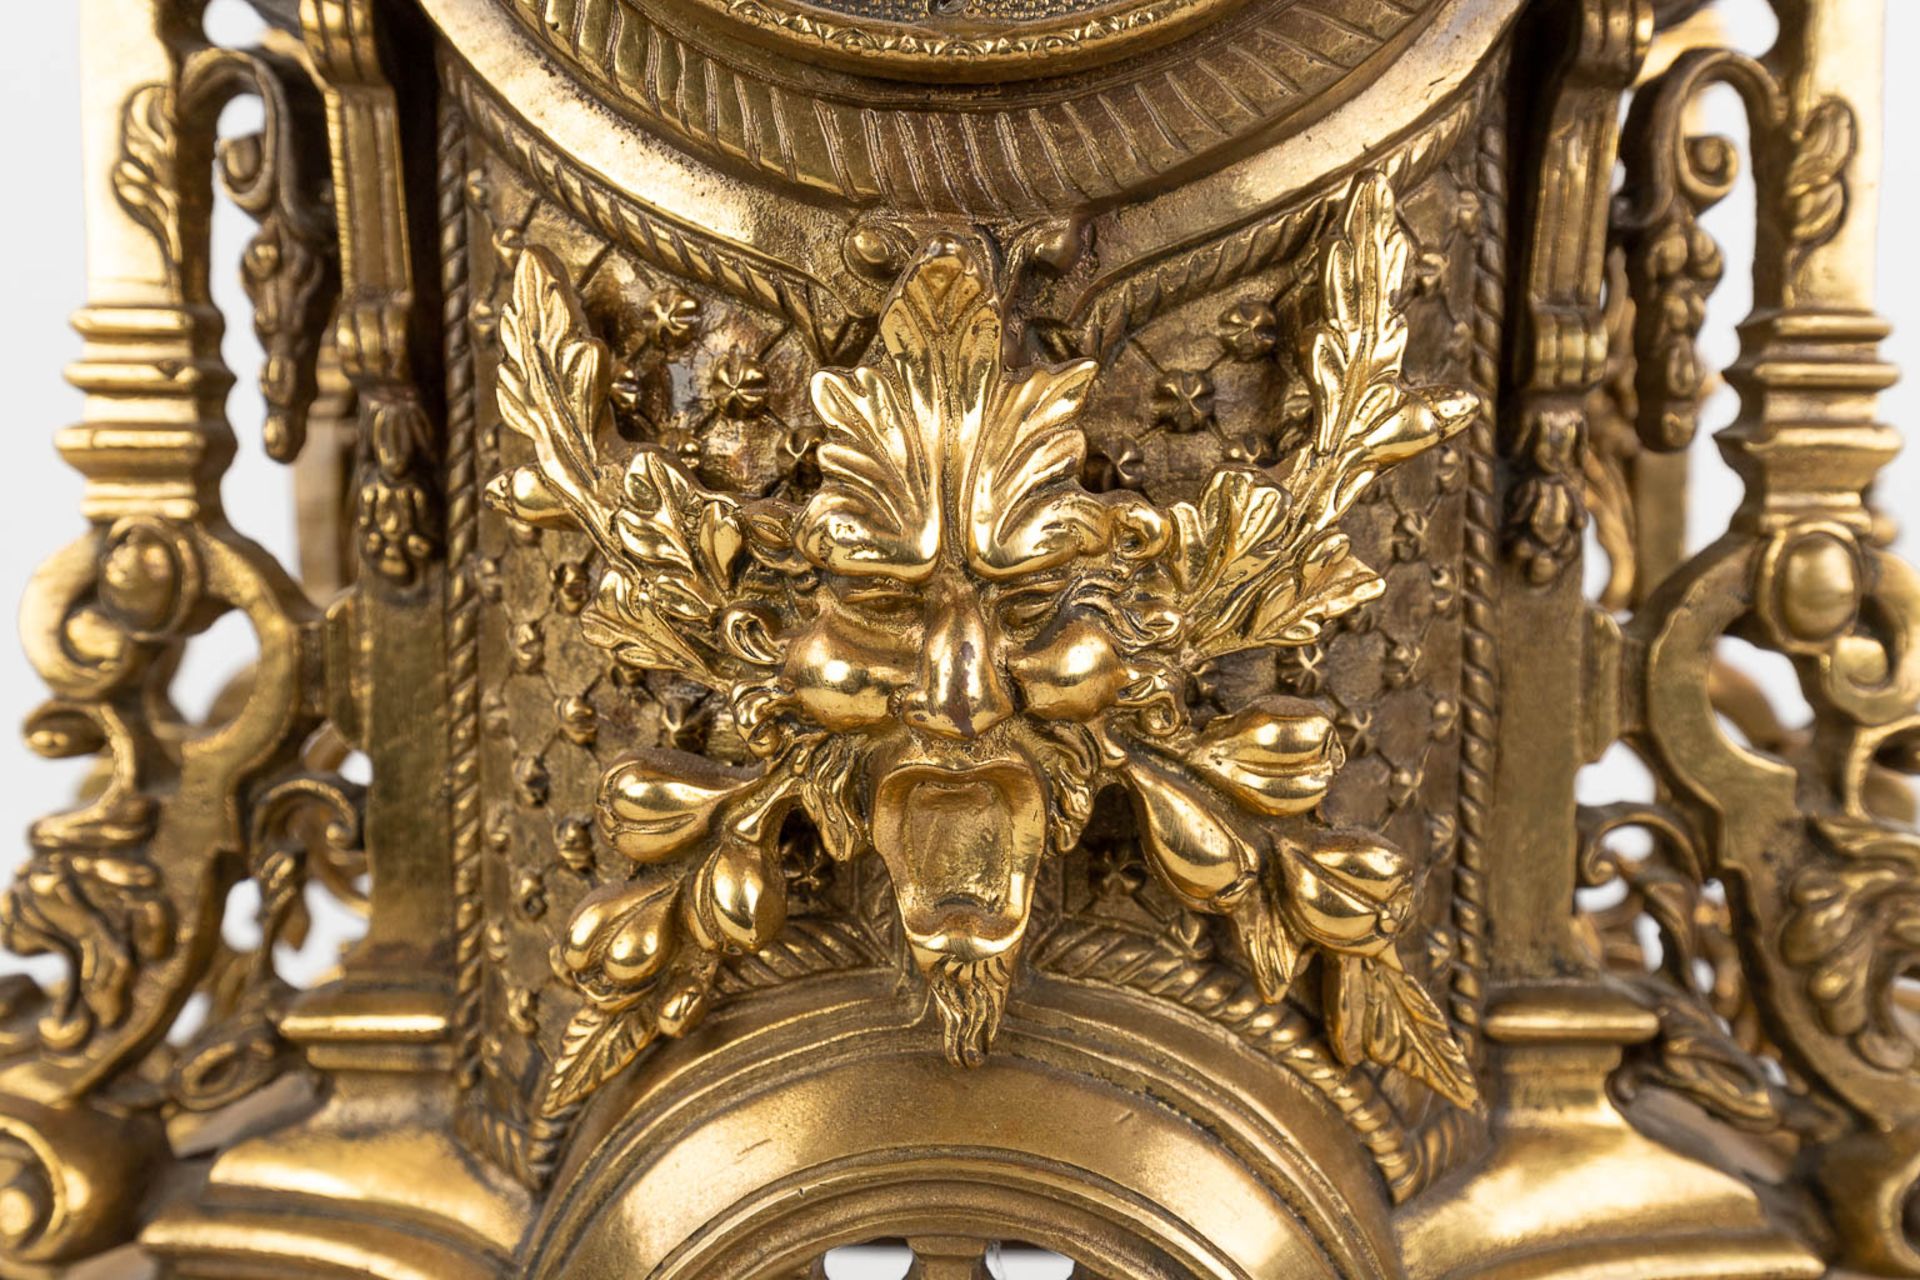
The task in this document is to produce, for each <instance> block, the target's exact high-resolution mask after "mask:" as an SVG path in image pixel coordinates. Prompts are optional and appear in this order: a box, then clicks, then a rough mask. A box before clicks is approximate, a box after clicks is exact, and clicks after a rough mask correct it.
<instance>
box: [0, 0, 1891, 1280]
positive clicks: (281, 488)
mask: <svg viewBox="0 0 1920 1280" xmlns="http://www.w3.org/2000/svg"><path fill="white" fill-rule="evenodd" d="M238 3H239V0H214V4H213V7H212V11H211V13H210V18H209V21H210V24H211V25H214V26H215V28H216V34H217V35H220V36H222V37H228V38H231V37H233V36H238V35H244V32H245V30H246V29H247V27H248V26H249V25H250V24H249V21H248V18H247V15H246V14H245V12H244V10H236V9H234V8H232V6H235V5H237V4H238ZM1887 8H1888V10H1889V13H1888V21H1887V53H1888V62H1889V64H1890V65H1891V66H1892V67H1894V68H1896V69H1901V68H1904V69H1907V70H1896V72H1895V73H1894V74H1893V75H1891V76H1890V77H1889V84H1888V94H1887V103H1886V107H1887V118H1888V122H1889V123H1888V129H1887V143H1886V161H1887V163H1886V173H1885V178H1884V184H1883V188H1882V232H1881V254H1882V258H1881V285H1882V296H1881V299H1880V309H1881V310H1882V311H1883V312H1884V313H1885V314H1886V315H1887V316H1888V317H1889V318H1890V319H1891V320H1892V321H1893V323H1894V326H1895V333H1894V336H1893V339H1892V340H1891V341H1890V342H1889V343H1888V344H1887V347H1886V354H1887V356H1888V358H1890V359H1892V360H1893V361H1895V362H1896V363H1898V364H1900V365H1902V366H1903V367H1905V368H1907V369H1910V370H1916V371H1920V288H1916V287H1915V286H1916V284H1920V278H1917V277H1920V248H1916V239H1917V238H1916V235H1915V228H1916V227H1920V166H1917V165H1916V164H1915V163H1914V161H1915V159H1916V156H1915V147H1914V143H1913V138H1914V136H1915V134H1916V132H1920V76H1915V75H1913V74H1912V73H1911V70H1910V69H1911V68H1913V67H1915V66H1920V3H1916V2H1915V0H1889V2H1888V5H1887ZM7 9H8V12H7V15H6V24H5V27H6V39H5V40H4V41H0V140H4V148H3V149H0V163H4V164H5V165H6V172H7V173H8V175H9V177H10V181H9V186H10V187H11V189H12V192H13V194H12V196H11V197H10V198H9V199H7V200H5V201H4V202H0V244H4V245H6V246H7V252H8V256H7V262H6V264H5V267H4V269H0V280H3V281H4V289H5V293H4V299H3V300H0V334H3V335H4V348H0V350H3V351H4V356H0V358H3V359H4V361H5V370H6V386H7V393H8V394H7V411H6V416H5V418H4V421H3V422H0V430H4V431H5V433H6V441H7V445H6V449H7V456H6V462H5V471H4V477H5V479H4V483H5V488H4V490H3V491H0V492H3V493H4V497H0V513H3V514H4V519H5V521H6V525H5V527H6V534H7V536H6V538H5V540H4V542H0V600H8V601H13V600H18V599H19V597H20V595H21V593H22V592H23V591H24V590H25V588H26V584H27V580H28V577H29V575H30V574H31V573H32V571H33V568H34V566H35V564H37V563H38V562H39V561H40V560H41V559H42V558H43V557H45V556H46V555H47V554H48V553H50V552H52V551H53V550H55V549H56V548H57V547H58V546H60V545H62V544H64V543H65V542H66V541H68V540H69V539H71V538H72V537H74V536H76V535H78V534H79V533H80V532H81V531H82V527H83V526H82V522H81V520H80V518H79V516H78V514H77V510H78V507H77V503H78V499H79V494H80V482H79V477H78V476H77V475H76V474H75V473H74V472H72V471H71V470H69V469H68V468H67V467H66V466H65V465H64V464H62V463H61V462H60V461H59V459H58V458H57V457H56V456H55V454H54V452H53V449H52V446H51V437H52V433H53V432H54V430H55V429H57V428H58V427H60V426H63V425H65V424H68V423H71V422H73V421H75V420H76V419H77V417H78V412H79V396H78V394H77V393H75V392H74V391H73V390H72V389H71V388H69V387H68V386H67V385H66V384H65V383H64V382H63V381H62V379H61V375H60V371H61V368H62V367H63V366H64V365H65V364H66V363H67V362H69V361H71V360H72V359H73V358H74V357H75V356H76V355H77V354H78V352H79V341H78V339H77V338H76V337H75V336H74V334H73V333H72V331H71V330H70V329H69V328H68V327H67V324H66V318H67V316H68V315H69V314H70V313H71V312H72V311H73V310H74V309H75V308H77V307H79V306H80V305H81V303H82V301H83V275H82V260H83V252H84V245H83V239H82V234H81V209H80V188H81V173H80V169H81V159H80V155H79V148H78V139H79V130H78V123H77V122H78V118H79V92H78V61H77V52H78V51H77V45H78V40H77V34H78V19H77V16H76V13H75V11H74V6H72V5H68V4H60V3H52V4H47V3H32V4H26V3H16V4H11V5H8V6H7ZM1723 9H1724V11H1725V12H1726V13H1727V15H1728V17H1729V20H1730V23H1731V26H1732V28H1733V30H1734V33H1735V38H1736V42H1737V43H1738V44H1739V45H1740V46H1741V47H1743V48H1746V49H1748V50H1750V51H1753V52H1758V51H1760V50H1761V49H1763V48H1764V47H1765V45H1766V44H1767V43H1768V41H1769V40H1770V39H1771V33H1772V30H1773V19H1772V16H1771V14H1770V12H1769V11H1768V10H1767V8H1766V6H1765V4H1764V3H1763V0H1726V2H1725V3H1723ZM1729 96H1730V95H1729ZM1860 105H1861V106H1862V107H1866V106H1868V105H1869V104H1864V103H1862V104H1860ZM1711 110H1712V113H1713V115H1712V121H1713V123H1714V124H1716V125H1717V126H1718V127H1720V128H1722V129H1724V130H1726V131H1727V132H1729V133H1732V134H1735V135H1736V136H1737V135H1739V134H1741V133H1742V132H1743V129H1742V128H1741V127H1740V125H1739V123H1738V121H1739V114H1738V111H1737V110H1736V109H1734V106H1733V104H1732V102H1731V101H1729V100H1725V99H1717V100H1715V101H1713V102H1712V104H1711ZM235 111H236V113H237V114H236V115H235V116H234V117H233V118H232V119H230V121H229V124H230V126H232V127H236V128H243V127H244V126H245V125H246V123H247V120H246V112H245V110H244V106H243V107H240V108H236V109H235ZM1751 207H1752V205H1751V197H1750V188H1749V187H1747V186H1746V185H1745V184H1744V181H1743V185H1742V187H1741V189H1740V190H1739V191H1737V192H1736V193H1735V194H1734V196H1733V197H1732V198H1730V199H1729V200H1728V201H1727V202H1726V203H1725V204H1724V205H1723V206H1721V208H1720V209H1718V210H1716V211H1715V212H1714V214H1713V215H1712V216H1711V220H1710V226H1711V228H1712V229H1713V230H1714V232H1715V234H1716V235H1718V236H1719V238H1720V240H1721V243H1722V244H1723V246H1724V247H1725V249H1726V251H1727V258H1728V261H1729V264H1730V269H1729V271H1728V275H1727V280H1726V283H1725V284H1724V285H1723V286H1722V287H1721V289H1720V290H1719V292H1718V294H1717V295H1716V297H1715V299H1714V304H1713V314H1712V319H1711V321H1710V323H1709V328H1708V333H1707V343H1708V350H1709V353H1710V355H1711V356H1712V357H1713V358H1714V359H1715V361H1716V362H1717V363H1718V364H1721V365H1724V364H1726V363H1728V362H1730V361H1731V360H1732V358H1733V356H1734V354H1735V352H1736V349H1737V347H1736V343H1735V341H1734V339H1733V333H1732V326H1733V324H1734V323H1735V322H1736V321H1737V320H1738V319H1739V318H1740V317H1741V316H1743V315H1744V313H1745V310H1746V307H1747V302H1748V288H1747V281H1746V278H1745V273H1744V266H1743V264H1744V263H1745V261H1746V259H1747V255H1748V252H1749V249H1750V246H1751V243H1752V218H1751V213H1750V212H1749V211H1750V209H1751ZM224 214H225V216H223V218H222V219H221V220H220V222H219V223H218V224H217V227H216V242H217V243H216V250H217V259H216V260H217V261H219V262H221V263H223V264H227V265H225V266H224V267H223V268H222V270H221V275H220V286H221V289H222V290H223V299H222V301H223V304H224V306H225V308H226V310H227V314H228V315H229V316H230V317H232V322H231V324H230V327H229V333H228V337H227V358H228V362H229V364H231V365H232V367H233V368H234V370H235V371H236V373H237V374H238V375H239V378H240V382H239V386H238V388H237V389H236V391H235V393H234V395H233V397H232V401H231V412H232V418H233V423H234V427H235V431H236V433H237V435H238V436H239V440H240V448H241V456H240V458H239V460H238V462H237V463H236V465H235V467H234V470H233V472H232V473H231V474H230V475H229V477H228V479H227V481H226V484H225V490H224V492H225V497H226V502H227V507H228V510H229V513H230V515H231V517H232V520H233V523H234V525H235V526H236V527H237V528H239V529H241V530H242V531H244V532H246V533H247V534H249V535H250V536H252V537H254V538H256V539H258V540H259V541H261V542H262V543H264V544H265V545H266V546H268V547H269V548H271V549H273V550H274V551H276V552H277V553H279V554H280V555H281V556H282V557H283V558H284V559H286V560H288V562H291V558H292V550H293V539H292V508H291V504H290V501H289V496H288V490H287V484H286V480H285V476H284V473H283V472H281V471H280V470H279V469H278V468H276V467H274V466H273V465H272V464H271V463H269V462H267V461H266V459H265V458H264V457H263V456H262V454H261V452H260V447H259V423H260V416H261V415H260V408H259V404H258V397H257V395H256V394H255V393H254V391H253V387H252V379H253V377H254V375H255V373H256V372H257V370H258V361H259V354H258V348H257V347H256V346H255V344H254V343H253V341H252V334H251V331H250V328H249V324H248V320H247V315H248V312H247V310H246V307H245V301H244V298H243V297H242V295H241V294H240V291H239V288H238V284H237V282H236V280H235V278H234V277H235V270H234V268H233V267H232V265H231V264H233V263H235V262H237V258H238V254H239V251H240V248H241V246H242V245H243V244H244V241H245V237H246V235H247V232H248V225H247V223H246V221H245V219H244V218H243V217H241V216H240V215H238V214H236V213H235V212H234V211H233V210H231V209H228V210H225V211H224ZM1732 411H1733V404H1732V398H1731V395H1730V393H1726V392H1724V391H1723V392H1722V393H1721V394H1720V396H1718V397H1717V398H1716V400H1715V402H1714V404H1713V406H1712V413H1711V415H1710V418H1709V423H1710V425H1713V426H1718V425H1721V424H1723V423H1725V422H1726V421H1728V420H1729V419H1730V418H1731V416H1732ZM1883 417H1884V419H1885V420H1886V421H1888V422H1891V423H1893V424H1895V425H1896V426H1899V427H1901V428H1903V429H1908V430H1916V431H1920V383H1916V382H1912V381H1910V382H1907V383H1905V384H1903V385H1902V386H1900V387H1898V388H1896V389H1895V390H1894V391H1893V392H1892V393H1891V394H1889V395H1888V396H1886V397H1885V399H1884V401H1883ZM1695 474H1696V485H1697V489H1696V498H1695V504H1694V505H1695V509H1694V510H1693V511H1692V512H1691V515H1690V520H1691V524H1692V528H1693V532H1694V540H1695V542H1696V543H1701V542H1704V541H1705V540H1707V539H1708V538H1710V537H1711V536H1712V535H1713V534H1714V533H1716V532H1717V531H1718V530H1719V529H1720V528H1722V527H1723V525H1724V521H1725V518H1726V515H1727V512H1728V511H1729V510H1730V509H1731V507H1732V505H1733V503H1734V502H1735V500H1736V499H1737V497H1738V489H1737V485H1736V483H1735V481H1734V478H1733V477H1732V475H1731V474H1730V473H1728V472H1727V470H1726V468H1725V467H1724V466H1723V465H1722V464H1721V462H1720V461H1719V458H1718V455H1717V454H1716V453H1715V452H1714V451H1713V450H1712V449H1711V447H1710V446H1708V447H1705V448H1702V449H1701V450H1699V451H1698V454H1697V466H1696V471H1695ZM1917 484H1920V455H1917V454H1916V453H1914V452H1909V453H1907V454H1903V455H1902V457H1901V459H1900V460H1899V461H1898V462H1896V463H1895V465H1894V466H1893V468H1892V469H1891V471H1890V472H1889V473H1888V474H1887V475H1886V477H1885V479H1884V481H1883V483H1882V487H1881V489H1880V500H1881V503H1882V505H1883V507H1884V508H1885V509H1886V510H1888V511H1889V512H1891V513H1892V514H1893V515H1894V517H1895V518H1896V519H1897V520H1899V521H1901V523H1903V524H1907V523H1920V515H1916V513H1914V511H1913V510H1912V509H1913V507H1914V498H1915V496H1916V494H1920V488H1916V485H1917ZM1901 546H1902V548H1903V549H1904V551H1905V553H1906V554H1908V555H1909V556H1914V555H1916V554H1920V538H1916V537H1915V536H1914V535H1912V534H1903V537H1902V539H1901ZM245 639H246V637H245V632H244V629H243V628H241V627H240V626H239V625H238V624H237V620H235V619H229V620H228V622H227V623H226V624H224V625H222V626H221V627H219V628H217V629H216V630H215V631H214V632H213V633H210V635H209V636H208V637H205V638H203V639H201V640H200V641H198V642H197V643H196V644H195V645H194V646H193V647H192V649H191V657H190V659H189V661H188V665H187V667H186V669H185V670H183V672H182V674H181V676H180V678H179V680H178V681H177V683H176V690H177V693H178V695H179V697H178V700H179V701H180V703H181V705H182V707H183V709H185V710H189V711H193V710H197V709H201V708H204V706H205V705H206V703H207V701H208V700H209V699H210V698H211V697H212V695H213V693H214V691H215V690H216V689H217V688H218V687H219V685H220V683H221V682H222V681H223V680H224V679H225V678H226V677H227V675H229V674H230V673H231V671H232V670H233V669H234V667H235V665H236V664H237V663H239V662H241V661H244V654H245V652H246V644H245ZM1765 674H1766V675H1767V676H1768V677H1769V678H1770V680H1771V681H1774V682H1777V681H1778V679H1779V677H1780V676H1781V674H1782V673H1781V672H1779V671H1778V670H1777V669H1776V670H1770V671H1768V672H1766V673H1765ZM1774 687H1775V688H1776V690H1779V688H1780V686H1779V685H1778V683H1775V684H1774ZM1782 692H1784V691H1782ZM40 697H41V687H40V684H39V681H38V679H37V678H36V677H35V675H34V674H33V672H32V670H31V669H30V668H29V666H28V665H27V663H26V661H25V659H24V658H23V657H22V656H21V654H20V651H19V647H18V644H17V643H16V642H14V641H13V640H12V639H11V638H9V637H5V636H0V832H4V833H5V835H4V838H5V839H6V840H8V841H11V842H12V849H11V850H0V881H4V879H5V877H6V875H7V874H8V871H7V868H8V866H9V865H11V864H12V863H13V862H14V861H16V860H17V859H16V857H15V856H14V853H13V851H14V850H18V851H21V852H24V849H25V841H24V831H25V828H26V825H27V824H28V823H29V822H30V821H31V820H32V819H33V818H35V817H36V816H38V815H40V814H43V813H45V812H47V811H48V810H49V809H51V808H55V807H57V806H59V805H60V804H61V803H62V802H63V801H64V799H65V797H67V796H68V795H69V794H70V793H71V790H72V788H73V786H74V784H75V782H76V781H77V779H78V777H79V776H80V772H81V768H82V766H80V765H79V764H77V763H76V762H60V763H48V762H45V761H42V760H39V759H38V758H37V757H35V756H33V755H32V754H30V753H29V752H28V751H27V750H26V748H25V747H24V745H22V744H21V742H20V740H19V736H18V734H17V733H16V732H14V731H13V728H12V726H14V725H17V724H18V723H19V721H20V719H21V718H22V717H23V716H25V715H26V713H27V712H28V711H30V710H31V709H32V708H33V707H34V706H35V705H36V704H37V702H38V700H39V698H40ZM1642 785H1643V784H1642V783H1641V781H1640V780H1639V779H1637V778H1636V777H1635V776H1634V770H1633V769H1632V767H1631V765H1630V764H1629V763H1626V762H1622V761H1619V760H1609V761H1608V762H1607V763H1606V765H1604V766H1603V767H1602V768H1600V769H1598V770H1596V771H1592V772H1591V773H1590V775H1589V776H1588V777H1587V778H1585V779H1583V787H1582V791H1583V794H1584V796H1585V798H1588V799H1594V800H1600V799H1608V798H1618V797H1620V796H1622V795H1623V794H1625V793H1627V792H1634V791H1638V790H1640V788H1641V786H1642ZM16 833H21V834H19V835H16ZM17 963H18V962H16V961H12V960H10V959H9V958H6V957H4V956H0V971H4V970H5V969H6V968H8V967H10V966H12V965H17ZM30 967H31V968H33V969H34V971H36V972H38V973H42V974H46V973H48V972H49V970H48V969H47V968H46V967H45V965H44V964H35V965H32V966H30ZM887 1270H888V1269H887V1268H885V1267H882V1268H881V1269H880V1270H878V1271H876V1272H875V1273H874V1274H875V1275H876V1276H880V1275H884V1274H886V1273H887ZM1021 1274H1023V1273H1021ZM1033 1275H1034V1277H1035V1280H1043V1277H1044V1276H1045V1272H1044V1271H1035V1272H1034V1273H1033ZM850 1280H851V1278H850Z"/></svg>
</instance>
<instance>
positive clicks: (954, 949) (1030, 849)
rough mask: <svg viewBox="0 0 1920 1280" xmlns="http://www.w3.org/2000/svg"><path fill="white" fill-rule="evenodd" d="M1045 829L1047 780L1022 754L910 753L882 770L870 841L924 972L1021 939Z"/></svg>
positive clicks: (1013, 944) (990, 954)
mask: <svg viewBox="0 0 1920 1280" xmlns="http://www.w3.org/2000/svg"><path fill="white" fill-rule="evenodd" d="M1046 834H1047V816H1046V789H1045V785H1044V783H1043V782H1042V781H1041V778H1040V774H1039V772H1038V770H1036V769H1035V768H1034V766H1033V765H1032V764H1030V763H1028V762H1027V761H1026V760H1025V759H1023V758H1019V757H1002V758H999V759H993V760H988V761H984V762H973V761H968V762H965V763H963V764H960V765H958V766H950V765H947V764H944V763H938V762H931V761H925V760H914V761H910V762H901V763H898V764H895V765H893V766H892V767H891V768H888V769H887V770H886V771H885V772H884V773H883V774H882V775H881V777H880V778H879V780H878V782H877V784H876V786H875V788H874V806H873V843H874V848H875V849H876V850H877V851H878V852H879V854H880V857H881V859H882V860H883V861H884V862H885V863H886V864H887V872H888V874H889V875H890V876H891V877H892V879H893V891H894V897H895V899H896V900H897V901H898V902H899V905H900V919H901V923H902V924H903V925H904V926H905V927H906V932H907V938H908V941H909V942H910V943H911V944H912V947H913V952H914V959H915V960H916V961H917V962H918V963H919V965H920V967H921V968H922V969H924V970H931V969H933V968H934V967H935V965H936V964H937V963H938V962H940V961H941V960H948V961H961V962H972V961H978V960H985V959H988V958H991V957H994V956H999V955H1002V954H1004V953H1006V952H1008V951H1010V950H1012V949H1013V948H1014V947H1016V946H1017V945H1018V944H1019V942H1020V939H1021V936H1022V935H1023V934H1024V933H1025V931H1026V927H1027V916H1028V912H1029V910H1030V909H1031V907H1032V902H1033V880H1034V875H1035V874H1036V872H1037V870H1038V868H1039V865H1040V857H1041V855H1042V853H1043V852H1044V851H1045V849H1046Z"/></svg>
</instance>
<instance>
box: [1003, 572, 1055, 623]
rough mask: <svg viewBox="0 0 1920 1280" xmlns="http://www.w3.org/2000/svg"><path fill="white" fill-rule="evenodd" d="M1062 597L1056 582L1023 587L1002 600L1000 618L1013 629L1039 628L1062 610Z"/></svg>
mask: <svg viewBox="0 0 1920 1280" xmlns="http://www.w3.org/2000/svg"><path fill="white" fill-rule="evenodd" d="M1061 599H1062V596H1061V592H1060V588H1059V587H1058V585H1056V584H1052V583H1049V584H1047V585H1045V586H1036V587H1028V588H1023V589H1022V590H1020V591H1017V592H1015V593H1014V594H1012V595H1010V596H1006V597H1004V598H1003V599H1002V600H1001V601H1000V620H1001V622H1002V623H1003V624H1004V625H1005V626H1006V627H1007V629H1008V630H1011V631H1034V630H1038V629H1039V628H1040V627H1043V626H1045V625H1046V624H1047V622H1048V621H1049V620H1050V619H1051V618H1052V617H1053V615H1054V614H1056V613H1058V612H1059V611H1060V603H1061Z"/></svg>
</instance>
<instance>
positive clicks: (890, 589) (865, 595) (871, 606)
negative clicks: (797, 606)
mask: <svg viewBox="0 0 1920 1280" xmlns="http://www.w3.org/2000/svg"><path fill="white" fill-rule="evenodd" d="M836 594H837V595H838V596H839V597H840V603H842V604H844V605H848V606H850V607H851V608H853V609H854V610H856V611H857V612H859V613H860V614H861V615H862V616H863V617H867V618H871V619H873V620H875V621H877V622H896V623H897V622H903V621H905V620H906V619H907V618H909V617H911V616H912V615H913V612H914V610H915V609H916V608H918V607H919V603H920V602H919V598H918V597H917V596H915V595H914V594H913V592H912V591H911V590H910V589H909V588H908V587H907V585H906V584H905V583H902V582H893V581H890V580H887V579H881V580H879V581H871V582H861V583H858V584H848V585H845V586H842V587H841V588H840V589H839V591H838V592H837V593H836Z"/></svg>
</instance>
